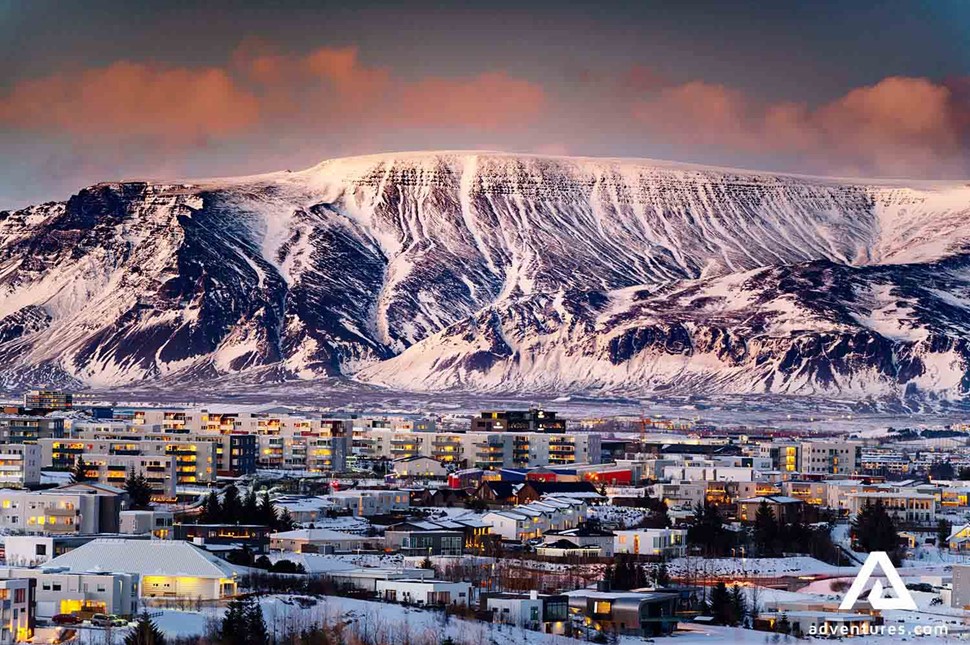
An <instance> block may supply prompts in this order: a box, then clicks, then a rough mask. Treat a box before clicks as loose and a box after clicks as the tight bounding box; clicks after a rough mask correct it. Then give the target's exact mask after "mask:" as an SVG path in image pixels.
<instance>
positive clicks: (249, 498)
mask: <svg viewBox="0 0 970 645" xmlns="http://www.w3.org/2000/svg"><path fill="white" fill-rule="evenodd" d="M243 517H245V518H246V522H247V523H253V524H258V522H257V521H256V518H257V517H259V497H257V496H256V487H255V486H253V487H251V488H250V489H249V492H247V493H246V497H244V498H243Z"/></svg>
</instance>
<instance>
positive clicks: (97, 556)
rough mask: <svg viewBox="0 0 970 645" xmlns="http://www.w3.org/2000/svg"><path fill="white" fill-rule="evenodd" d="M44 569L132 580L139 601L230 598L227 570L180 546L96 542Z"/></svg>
mask: <svg viewBox="0 0 970 645" xmlns="http://www.w3.org/2000/svg"><path fill="white" fill-rule="evenodd" d="M47 567H48V568H55V567H63V568H64V569H65V570H67V571H71V572H74V573H83V572H87V571H96V570H100V571H119V572H123V573H132V574H137V575H138V577H139V578H140V585H139V595H140V596H141V597H144V598H152V597H161V598H191V599H196V598H201V599H202V600H218V599H219V598H225V597H226V596H232V595H235V593H236V575H237V569H236V568H235V567H234V566H233V565H231V564H229V563H228V562H226V561H224V560H220V559H219V558H217V557H216V556H214V555H212V554H211V553H208V552H207V551H205V550H203V549H200V548H199V547H197V546H195V545H193V544H190V543H188V542H182V541H173V540H123V539H107V538H102V539H97V540H94V541H93V542H89V543H88V544H85V545H84V546H81V547H78V548H77V549H74V550H73V551H70V552H68V553H66V554H64V555H62V556H60V557H57V558H54V559H53V560H51V561H50V562H49V563H48V564H47Z"/></svg>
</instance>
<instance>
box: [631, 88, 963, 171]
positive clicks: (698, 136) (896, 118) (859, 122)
mask: <svg viewBox="0 0 970 645" xmlns="http://www.w3.org/2000/svg"><path fill="white" fill-rule="evenodd" d="M632 114H633V116H634V119H635V120H636V121H637V122H638V123H640V124H641V126H644V127H645V128H646V130H647V131H648V133H649V134H650V135H651V136H652V137H658V138H663V139H665V140H668V141H670V142H673V143H676V144H681V145H684V146H687V147H688V148H693V149H699V148H705V147H707V148H710V147H716V148H722V149H730V150H735V151H741V152H746V153H751V154H754V155H779V154H781V155H805V156H806V157H807V159H805V161H806V162H807V163H808V164H810V165H811V166H812V168H813V169H815V170H822V171H829V172H850V173H854V174H868V173H875V174H886V175H914V176H925V175H927V174H933V173H959V172H966V170H967V168H968V165H967V149H966V146H965V142H964V138H965V136H966V127H967V121H966V120H965V114H966V103H965V102H963V99H961V98H960V97H959V96H958V95H957V94H956V93H955V92H954V91H953V90H952V89H951V88H950V87H948V86H947V85H946V84H942V83H936V82H933V81H931V80H929V79H925V78H911V77H900V76H894V77H888V78H885V79H883V80H881V81H879V82H878V83H876V84H874V85H869V86H865V87H858V88H854V89H852V90H850V91H849V92H847V93H846V94H845V95H843V96H841V97H839V98H837V99H835V100H833V101H830V102H828V103H825V104H823V105H820V106H816V107H814V108H813V107H810V106H807V105H804V104H799V103H787V102H777V103H761V102H758V101H754V100H752V99H751V98H750V97H748V96H747V95H745V94H744V93H742V92H740V91H738V90H736V89H732V88H729V87H726V86H724V85H719V84H712V83H707V82H704V81H692V82H689V83H685V84H682V85H677V86H673V87H667V88H664V89H662V90H660V91H659V92H657V93H655V95H653V96H651V97H650V98H648V99H643V100H640V101H637V102H635V103H634V105H633V107H632Z"/></svg>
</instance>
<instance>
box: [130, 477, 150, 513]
mask: <svg viewBox="0 0 970 645" xmlns="http://www.w3.org/2000/svg"><path fill="white" fill-rule="evenodd" d="M125 492H126V493H128V501H129V502H131V508H133V509H135V510H145V509H147V508H149V507H151V503H152V485H151V484H150V483H149V481H148V479H147V478H146V477H145V476H144V475H143V474H141V473H139V474H137V475H136V474H135V469H134V468H129V469H128V475H127V476H126V477H125Z"/></svg>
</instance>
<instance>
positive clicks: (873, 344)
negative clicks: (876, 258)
mask: <svg viewBox="0 0 970 645" xmlns="http://www.w3.org/2000/svg"><path fill="white" fill-rule="evenodd" d="M951 264H952V263H951ZM941 287H942V288H944V289H946V290H947V292H948V293H952V292H954V291H956V292H959V293H962V294H964V295H967V294H970V271H968V270H967V266H966V263H965V262H964V261H963V260H961V261H960V263H959V266H947V267H946V268H945V269H944V268H941V267H939V266H937V267H933V268H928V267H926V266H924V265H908V266H906V267H905V268H904V269H903V270H902V271H900V270H897V269H895V268H893V269H887V268H884V267H869V268H854V267H847V266H844V265H837V264H833V263H831V262H829V261H825V260H820V261H815V262H810V263H804V264H798V265H790V266H783V267H770V268H764V269H756V270H753V271H748V272H745V273H739V274H731V275H729V276H726V277H722V278H714V279H710V278H708V279H700V280H692V281H682V282H678V283H673V284H668V285H663V286H661V287H658V288H653V289H652V288H646V287H642V288H641V287H634V288H630V289H623V290H618V291H612V292H579V293H577V292H559V293H557V294H554V295H547V294H543V295H538V296H531V297H525V298H521V299H519V300H517V301H515V302H508V303H503V304H502V305H496V306H494V307H489V308H487V309H486V310H483V311H482V312H481V313H480V314H479V315H478V316H476V317H474V318H472V319H469V320H467V321H462V322H461V323H458V324H456V325H453V326H451V327H449V328H448V329H445V330H443V331H442V332H439V333H438V334H436V335H435V336H432V337H430V338H428V339H426V340H425V341H423V342H422V343H419V344H417V345H414V346H412V347H411V348H409V349H408V350H406V351H404V352H403V353H402V354H400V355H398V356H396V357H394V358H392V359H389V360H387V361H385V362H383V363H380V364H376V365H372V366H369V367H367V368H365V369H364V370H363V371H362V372H361V373H360V374H358V376H359V377H360V378H362V379H363V380H366V381H370V382H373V383H377V384H381V385H385V386H389V387H395V388H403V387H405V386H408V387H410V388H412V389H414V388H416V387H423V388H426V389H430V390H446V389H469V390H478V391H493V392H494V391H497V392H501V391H506V390H507V389H525V390H529V391H540V392H556V391H586V390H590V389H596V390H600V391H604V392H608V393H610V394H612V395H624V394H635V393H637V392H641V391H643V390H644V388H645V387H646V388H648V389H650V390H653V391H661V390H667V389H674V390H675V391H676V390H686V391H694V392H723V393H743V392H780V393H786V394H833V393H836V392H838V393H840V394H842V395H849V396H853V397H869V396H874V397H880V396H895V395H896V394H897V393H898V391H899V390H900V389H902V390H903V391H906V390H907V389H908V390H909V394H910V395H919V394H921V393H940V392H950V393H958V392H965V391H966V390H967V389H968V386H970V375H968V373H967V370H966V365H967V362H968V359H970V343H968V341H967V339H968V338H970V319H968V318H967V317H966V312H965V310H963V309H958V308H954V307H951V306H948V305H947V304H946V303H945V302H943V301H942V300H941V299H940V298H939V297H938V296H937V291H938V290H939V289H940V288H941ZM860 312H865V313H860ZM873 318H878V323H876V322H873V320H872V319H873ZM415 375H422V376H423V380H422V381H420V382H418V381H416V379H415Z"/></svg>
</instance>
